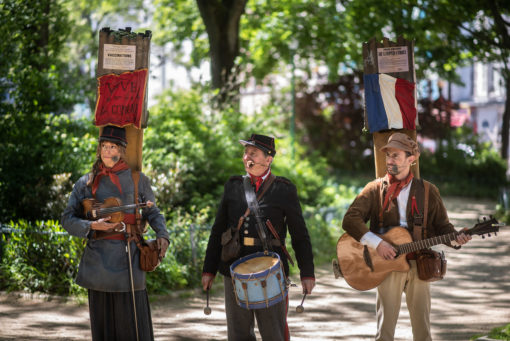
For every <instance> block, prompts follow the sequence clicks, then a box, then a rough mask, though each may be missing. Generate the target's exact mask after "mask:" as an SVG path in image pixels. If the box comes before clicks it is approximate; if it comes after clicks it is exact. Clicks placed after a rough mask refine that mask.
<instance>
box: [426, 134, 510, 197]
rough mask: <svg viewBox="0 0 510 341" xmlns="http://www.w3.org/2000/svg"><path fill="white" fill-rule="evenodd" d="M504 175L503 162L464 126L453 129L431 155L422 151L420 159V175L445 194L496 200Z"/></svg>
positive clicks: (504, 180)
mask: <svg viewBox="0 0 510 341" xmlns="http://www.w3.org/2000/svg"><path fill="white" fill-rule="evenodd" d="M505 173H506V164H505V161H504V160H503V159H502V158H501V157H500V156H499V154H498V153H497V152H496V151H495V150H493V149H492V148H491V147H490V145H489V144H488V143H481V142H479V141H478V138H477V136H476V134H474V133H473V131H472V130H471V129H470V128H466V127H464V128H457V129H456V130H455V131H454V132H453V133H452V134H451V137H450V139H447V140H444V141H443V142H442V143H439V144H438V149H437V150H436V151H435V153H434V154H432V153H430V152H424V153H423V154H422V156H421V157H420V174H422V175H423V177H424V178H426V179H430V180H432V181H434V182H435V183H436V184H437V185H438V187H439V188H440V189H441V193H442V194H446V195H463V196H471V197H490V198H493V199H496V198H497V196H498V193H499V189H500V188H501V187H502V186H505V184H507V183H508V181H507V179H506V175H505Z"/></svg>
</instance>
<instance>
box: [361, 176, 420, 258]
mask: <svg viewBox="0 0 510 341" xmlns="http://www.w3.org/2000/svg"><path fill="white" fill-rule="evenodd" d="M412 183H413V181H412V180H411V181H409V183H408V184H407V185H406V186H405V187H404V188H402V189H401V190H400V193H399V194H398V196H397V204H398V214H399V216H400V219H399V221H400V226H404V227H407V216H406V213H407V201H408V200H409V191H410V190H411V184H412ZM381 241H382V239H381V237H379V236H378V235H376V234H375V233H373V232H370V231H368V232H367V233H365V234H364V235H363V237H361V239H360V242H361V244H363V245H366V246H368V247H371V248H373V249H376V248H377V246H379V243H380V242H381Z"/></svg>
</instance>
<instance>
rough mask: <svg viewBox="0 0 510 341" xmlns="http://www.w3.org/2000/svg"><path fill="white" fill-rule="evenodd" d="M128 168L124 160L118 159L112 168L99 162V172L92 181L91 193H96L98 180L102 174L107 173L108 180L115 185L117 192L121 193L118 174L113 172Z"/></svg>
mask: <svg viewBox="0 0 510 341" xmlns="http://www.w3.org/2000/svg"><path fill="white" fill-rule="evenodd" d="M125 169H129V166H128V164H127V163H126V162H125V161H124V160H120V161H119V162H117V163H116V164H115V166H113V167H112V168H108V167H106V166H105V165H104V164H102V163H101V165H100V166H99V173H97V175H96V177H95V178H94V183H93V184H92V195H93V196H95V195H96V191H97V187H98V186H99V180H101V178H102V177H103V176H104V175H108V176H109V177H110V180H111V181H112V182H113V183H114V184H115V186H117V188H118V189H119V192H120V193H121V194H122V188H121V187H120V181H119V176H118V175H117V174H115V173H117V172H120V171H122V170H125Z"/></svg>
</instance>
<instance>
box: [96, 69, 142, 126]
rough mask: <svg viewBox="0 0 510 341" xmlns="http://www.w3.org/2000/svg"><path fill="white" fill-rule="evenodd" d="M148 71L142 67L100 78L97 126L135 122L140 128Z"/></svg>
mask: <svg viewBox="0 0 510 341" xmlns="http://www.w3.org/2000/svg"><path fill="white" fill-rule="evenodd" d="M147 71H148V70H147V69H140V70H136V71H132V72H124V73H122V74H120V75H116V74H110V75H104V76H101V77H99V78H98V83H99V84H98V96H97V103H96V116H95V124H96V126H103V125H106V124H113V125H116V126H119V127H124V126H126V125H128V124H133V125H134V126H135V127H137V128H138V129H140V124H141V117H142V110H143V104H144V97H145V87H146V86H147Z"/></svg>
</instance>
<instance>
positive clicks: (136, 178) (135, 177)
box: [131, 170, 142, 226]
mask: <svg viewBox="0 0 510 341" xmlns="http://www.w3.org/2000/svg"><path fill="white" fill-rule="evenodd" d="M131 177H132V178H133V183H134V186H135V204H138V183H139V181H140V172H139V171H134V170H132V171H131ZM135 217H136V225H137V226H140V223H141V221H142V217H141V216H140V210H138V209H136V210H135Z"/></svg>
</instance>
